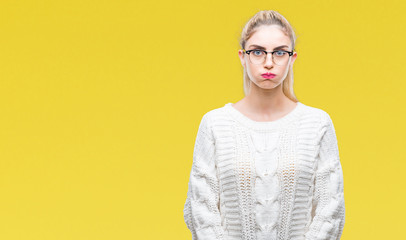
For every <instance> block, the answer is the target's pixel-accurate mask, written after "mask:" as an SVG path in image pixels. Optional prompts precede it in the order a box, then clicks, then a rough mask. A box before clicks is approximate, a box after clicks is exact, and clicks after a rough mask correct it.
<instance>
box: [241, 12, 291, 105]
mask: <svg viewBox="0 0 406 240" xmlns="http://www.w3.org/2000/svg"><path fill="white" fill-rule="evenodd" d="M262 25H277V26H279V27H280V28H281V30H282V31H283V32H284V33H285V34H286V35H287V36H288V37H289V38H290V41H291V44H292V49H293V51H294V49H295V43H296V34H295V32H294V30H293V27H292V26H291V25H290V23H289V22H288V20H286V18H285V17H283V16H282V15H281V14H280V13H278V12H277V11H274V10H263V11H259V12H258V13H256V14H255V15H254V16H253V17H251V19H250V20H248V22H247V23H246V24H245V27H244V28H243V30H242V33H241V38H240V46H241V48H242V49H245V44H246V42H247V41H248V39H249V38H250V37H251V36H252V35H253V34H254V33H255V32H256V29H257V28H258V27H259V26H262ZM250 88H251V80H250V78H249V76H248V73H247V71H246V69H245V68H244V93H245V95H247V94H248V93H249V91H250ZM282 91H283V93H284V94H285V95H286V96H287V97H288V98H289V99H291V100H292V101H294V102H298V100H297V98H296V96H295V93H294V91H293V69H292V65H291V66H290V67H289V71H288V74H287V75H286V78H285V79H284V80H283V83H282Z"/></svg>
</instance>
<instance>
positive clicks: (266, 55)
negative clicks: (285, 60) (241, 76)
mask: <svg viewBox="0 0 406 240" xmlns="http://www.w3.org/2000/svg"><path fill="white" fill-rule="evenodd" d="M264 55H265V56H264V62H265V63H267V62H268V59H269V58H270V59H271V63H275V59H274V56H273V52H266V51H264Z"/></svg>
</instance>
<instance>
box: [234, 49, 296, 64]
mask: <svg viewBox="0 0 406 240" xmlns="http://www.w3.org/2000/svg"><path fill="white" fill-rule="evenodd" d="M242 50H243V53H246V54H248V55H250V53H251V52H252V51H262V52H264V53H265V58H264V61H263V62H262V63H259V64H263V63H264V62H265V61H266V58H267V57H268V53H270V54H271V56H272V61H273V62H274V63H275V59H274V56H273V54H274V53H275V52H279V51H282V52H286V53H288V54H289V57H291V56H292V55H293V53H294V50H295V49H293V50H292V51H290V52H289V51H286V50H275V51H271V52H267V51H265V50H262V49H250V50H245V49H242ZM249 59H250V62H251V58H250V57H249ZM251 63H252V64H255V63H253V62H251ZM259 64H255V65H259ZM275 64H276V63H275Z"/></svg>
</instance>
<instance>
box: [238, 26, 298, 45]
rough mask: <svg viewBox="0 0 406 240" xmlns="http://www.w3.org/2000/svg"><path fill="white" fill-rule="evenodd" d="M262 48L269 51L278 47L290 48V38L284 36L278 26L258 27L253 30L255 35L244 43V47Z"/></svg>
mask: <svg viewBox="0 0 406 240" xmlns="http://www.w3.org/2000/svg"><path fill="white" fill-rule="evenodd" d="M253 44H255V45H259V46H263V47H265V48H267V49H269V50H272V49H273V48H275V47H277V46H280V45H287V46H291V42H290V38H289V37H288V36H287V35H285V33H284V32H283V31H282V30H281V28H280V27H279V26H275V25H271V26H260V27H258V28H257V29H256V30H255V33H254V34H253V35H252V36H251V37H250V38H249V39H248V41H247V42H246V47H247V48H249V46H250V45H253Z"/></svg>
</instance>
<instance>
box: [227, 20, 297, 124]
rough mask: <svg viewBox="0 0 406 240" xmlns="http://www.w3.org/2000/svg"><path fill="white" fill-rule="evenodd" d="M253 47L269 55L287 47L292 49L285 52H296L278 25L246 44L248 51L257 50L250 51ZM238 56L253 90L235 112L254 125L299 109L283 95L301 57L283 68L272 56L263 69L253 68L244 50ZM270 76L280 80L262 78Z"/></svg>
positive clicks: (259, 31) (260, 31)
mask: <svg viewBox="0 0 406 240" xmlns="http://www.w3.org/2000/svg"><path fill="white" fill-rule="evenodd" d="M251 44H256V45H259V46H263V47H265V48H266V49H265V50H266V51H268V52H269V51H273V50H274V48H275V47H278V46H280V45H287V46H289V47H288V48H284V49H281V50H287V51H292V49H291V41H290V39H289V37H288V36H287V35H285V34H284V33H283V31H282V30H281V28H280V27H279V26H277V25H263V26H260V27H258V28H257V29H256V32H255V33H254V34H253V35H252V36H251V38H250V39H248V41H247V42H246V45H245V47H246V50H250V49H256V48H255V47H249V46H250V45H251ZM238 56H239V57H240V60H241V64H242V66H243V67H244V68H245V69H246V71H247V74H248V76H249V78H250V79H251V90H250V93H249V94H248V95H246V96H245V97H244V98H243V99H241V100H240V101H238V102H236V103H234V104H233V105H232V106H233V107H234V108H236V109H237V110H238V111H240V112H241V113H242V114H244V115H246V116H247V117H249V118H250V119H252V120H254V121H259V122H266V121H274V120H277V119H279V118H281V117H283V116H285V115H286V114H288V113H289V112H290V111H292V110H293V109H294V108H295V107H296V105H297V103H296V102H294V101H292V100H290V99H289V98H288V97H286V96H285V94H283V91H282V83H283V81H284V80H285V78H286V76H287V74H288V71H289V68H290V66H293V63H294V61H295V59H296V57H297V53H296V52H294V53H293V55H292V56H291V57H290V58H289V60H288V61H287V62H286V64H285V65H282V66H280V65H275V64H274V62H273V61H272V55H271V54H268V55H267V58H266V61H265V62H264V63H263V64H259V65H255V64H252V63H251V62H250V60H249V58H248V54H244V53H243V51H242V50H239V51H238ZM269 72H270V73H273V74H276V76H275V77H274V78H272V79H266V78H264V77H262V76H261V74H264V73H269Z"/></svg>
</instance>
